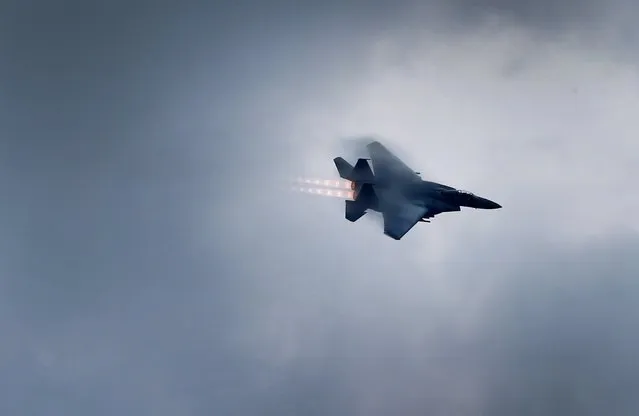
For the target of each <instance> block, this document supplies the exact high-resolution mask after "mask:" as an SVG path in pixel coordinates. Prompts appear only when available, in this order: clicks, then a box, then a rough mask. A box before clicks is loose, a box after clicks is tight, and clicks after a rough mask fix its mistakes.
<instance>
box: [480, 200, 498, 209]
mask: <svg viewBox="0 0 639 416" xmlns="http://www.w3.org/2000/svg"><path fill="white" fill-rule="evenodd" d="M479 208H483V209H498V208H501V205H499V204H498V203H497V202H494V201H491V200H490V199H486V198H479Z"/></svg>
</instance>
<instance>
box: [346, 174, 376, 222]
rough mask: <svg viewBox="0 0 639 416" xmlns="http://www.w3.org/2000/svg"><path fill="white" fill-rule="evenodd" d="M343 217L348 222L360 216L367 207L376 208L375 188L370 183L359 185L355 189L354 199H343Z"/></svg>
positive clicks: (364, 212)
mask: <svg viewBox="0 0 639 416" xmlns="http://www.w3.org/2000/svg"><path fill="white" fill-rule="evenodd" d="M345 205H346V207H345V210H344V217H345V218H346V219H347V220H349V221H350V222H355V221H357V220H358V219H360V218H362V217H363V216H364V214H366V211H367V210H369V209H376V208H377V205H378V199H377V195H376V194H375V189H373V185H371V184H370V183H365V184H363V185H359V186H358V188H357V189H356V190H355V200H354V201H345Z"/></svg>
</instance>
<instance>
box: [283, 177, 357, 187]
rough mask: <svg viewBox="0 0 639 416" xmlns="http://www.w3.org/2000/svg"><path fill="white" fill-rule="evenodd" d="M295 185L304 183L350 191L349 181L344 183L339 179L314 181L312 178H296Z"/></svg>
mask: <svg viewBox="0 0 639 416" xmlns="http://www.w3.org/2000/svg"><path fill="white" fill-rule="evenodd" d="M295 182H297V183H304V184H309V185H318V186H323V187H327V188H342V189H351V183H350V181H344V180H340V179H314V178H301V177H300V178H297V179H295Z"/></svg>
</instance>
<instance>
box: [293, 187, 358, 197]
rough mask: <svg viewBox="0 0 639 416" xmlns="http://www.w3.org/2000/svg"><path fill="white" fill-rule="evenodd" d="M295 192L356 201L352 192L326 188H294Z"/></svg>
mask: <svg viewBox="0 0 639 416" xmlns="http://www.w3.org/2000/svg"><path fill="white" fill-rule="evenodd" d="M292 190H293V191H295V192H302V193H305V194H313V195H320V196H329V197H333V198H342V199H350V200H353V199H354V193H353V192H352V191H340V190H336V189H325V188H306V187H297V186H295V187H293V188H292Z"/></svg>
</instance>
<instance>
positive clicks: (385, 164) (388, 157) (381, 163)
mask: <svg viewBox="0 0 639 416" xmlns="http://www.w3.org/2000/svg"><path fill="white" fill-rule="evenodd" d="M367 147H368V152H369V153H370V156H371V161H372V163H373V170H374V171H375V177H376V178H379V179H381V180H382V181H395V180H398V181H402V182H404V181H408V182H411V181H419V180H421V178H420V177H419V175H418V174H417V173H415V171H413V170H412V169H411V168H410V167H408V165H406V164H405V163H404V162H402V160H401V159H400V158H398V157H397V156H395V155H394V154H393V153H392V152H391V151H390V150H388V149H387V148H386V147H384V145H383V144H381V143H380V142H377V141H375V142H372V143H370V144H368V146H367Z"/></svg>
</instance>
